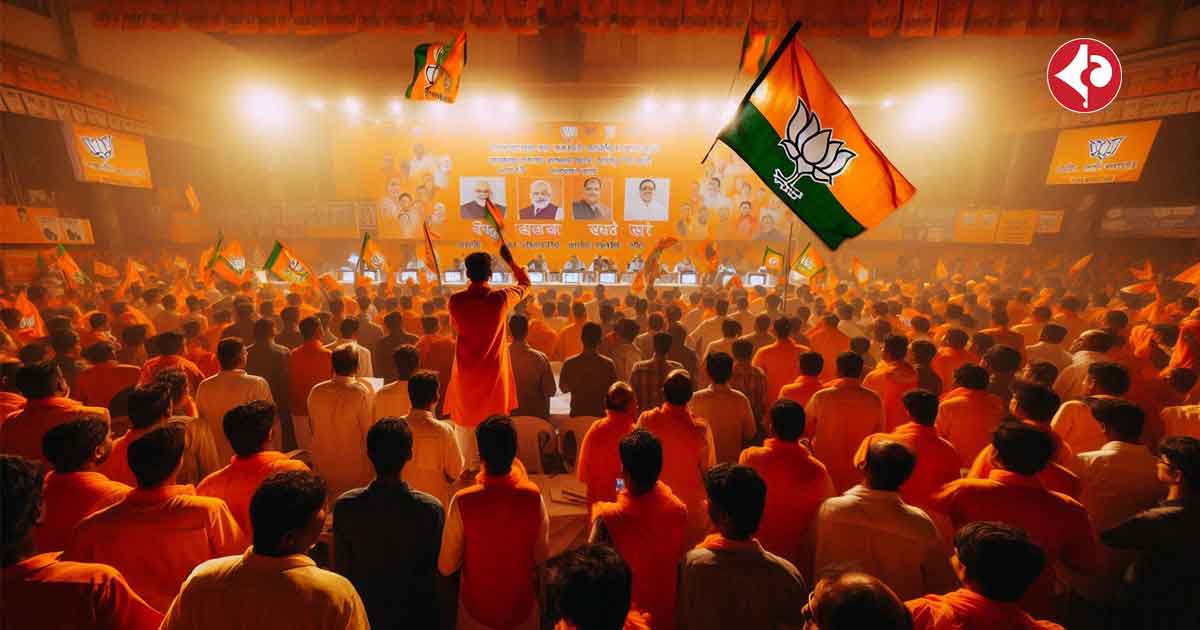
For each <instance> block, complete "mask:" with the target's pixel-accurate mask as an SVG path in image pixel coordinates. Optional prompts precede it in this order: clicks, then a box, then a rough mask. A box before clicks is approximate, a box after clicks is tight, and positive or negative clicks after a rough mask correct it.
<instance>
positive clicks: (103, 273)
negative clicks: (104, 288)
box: [92, 260, 121, 280]
mask: <svg viewBox="0 0 1200 630" xmlns="http://www.w3.org/2000/svg"><path fill="white" fill-rule="evenodd" d="M92 274H93V275H96V276H99V277H101V278H108V279H109V280H116V279H117V278H119V277H121V272H119V271H117V268H116V267H113V266H112V265H107V264H104V263H102V262H100V261H99V260H96V261H93V262H92Z"/></svg>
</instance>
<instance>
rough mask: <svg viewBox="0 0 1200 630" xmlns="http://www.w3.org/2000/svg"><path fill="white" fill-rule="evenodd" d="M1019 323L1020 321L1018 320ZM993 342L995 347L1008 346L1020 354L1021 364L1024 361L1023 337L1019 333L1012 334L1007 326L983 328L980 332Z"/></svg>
mask: <svg viewBox="0 0 1200 630" xmlns="http://www.w3.org/2000/svg"><path fill="white" fill-rule="evenodd" d="M1018 321H1020V320H1018ZM980 332H983V333H986V334H988V335H990V336H991V337H992V339H993V340H995V342H996V345H997V346H1008V347H1010V348H1012V349H1013V350H1016V351H1017V352H1020V353H1021V362H1022V363H1023V362H1024V361H1025V337H1024V336H1022V335H1021V333H1019V332H1013V331H1012V330H1011V329H1009V327H1008V326H996V327H994V328H985V329H983V330H982V331H980Z"/></svg>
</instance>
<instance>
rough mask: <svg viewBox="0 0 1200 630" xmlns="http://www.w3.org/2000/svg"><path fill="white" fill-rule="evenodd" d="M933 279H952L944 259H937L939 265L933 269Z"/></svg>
mask: <svg viewBox="0 0 1200 630" xmlns="http://www.w3.org/2000/svg"><path fill="white" fill-rule="evenodd" d="M933 277H934V278H937V279H938V280H945V279H946V278H949V277H950V270H949V269H946V263H944V262H942V259H941V258H939V259H937V265H935V266H934V267H933Z"/></svg>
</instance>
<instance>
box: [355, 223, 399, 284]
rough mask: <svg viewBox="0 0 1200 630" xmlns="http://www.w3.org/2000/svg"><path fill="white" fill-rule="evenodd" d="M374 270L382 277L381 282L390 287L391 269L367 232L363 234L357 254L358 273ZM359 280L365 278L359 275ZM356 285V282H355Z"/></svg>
mask: <svg viewBox="0 0 1200 630" xmlns="http://www.w3.org/2000/svg"><path fill="white" fill-rule="evenodd" d="M368 269H374V270H376V271H378V272H379V273H380V274H382V275H383V281H384V283H385V284H386V285H387V286H389V287H390V286H392V268H391V266H390V265H388V261H387V258H385V257H384V255H383V252H381V251H379V247H378V246H377V245H375V241H374V240H372V239H371V234H370V233H369V232H363V237H362V248H361V249H360V250H359V253H358V271H359V272H362V271H366V270H368ZM359 277H360V278H366V277H367V276H365V275H362V274H361V273H360V275H359ZM355 284H357V281H356V282H355Z"/></svg>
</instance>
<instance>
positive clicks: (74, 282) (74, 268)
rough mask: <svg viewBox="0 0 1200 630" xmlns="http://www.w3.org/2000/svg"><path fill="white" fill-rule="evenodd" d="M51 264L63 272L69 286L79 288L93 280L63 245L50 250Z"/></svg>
mask: <svg viewBox="0 0 1200 630" xmlns="http://www.w3.org/2000/svg"><path fill="white" fill-rule="evenodd" d="M50 264H51V265H53V266H54V267H55V268H57V269H58V270H59V271H61V272H62V275H63V278H65V279H66V281H67V285H68V286H72V287H78V286H82V285H85V284H87V283H88V282H91V279H90V278H88V277H87V274H85V273H83V269H81V268H80V267H79V263H77V262H75V259H74V258H72V257H71V254H70V253H68V252H67V248H66V247H63V246H62V245H59V246H58V247H55V248H54V249H52V250H50Z"/></svg>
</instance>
